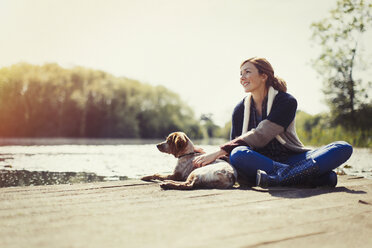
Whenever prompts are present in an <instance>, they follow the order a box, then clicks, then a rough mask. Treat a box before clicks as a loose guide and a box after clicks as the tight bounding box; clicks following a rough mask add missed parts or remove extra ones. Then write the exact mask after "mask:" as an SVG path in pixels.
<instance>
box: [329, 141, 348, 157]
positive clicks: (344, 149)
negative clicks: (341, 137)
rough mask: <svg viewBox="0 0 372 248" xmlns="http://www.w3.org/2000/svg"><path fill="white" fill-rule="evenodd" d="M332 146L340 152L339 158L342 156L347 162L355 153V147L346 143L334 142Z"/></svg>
mask: <svg viewBox="0 0 372 248" xmlns="http://www.w3.org/2000/svg"><path fill="white" fill-rule="evenodd" d="M332 145H333V146H334V147H335V149H336V150H337V151H338V153H339V156H342V157H343V158H344V160H345V161H346V160H348V159H349V158H350V157H351V154H352V153H353V147H352V146H351V145H350V144H349V143H347V142H346V141H336V142H333V143H332Z"/></svg>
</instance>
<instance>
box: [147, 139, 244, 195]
mask: <svg viewBox="0 0 372 248" xmlns="http://www.w3.org/2000/svg"><path fill="white" fill-rule="evenodd" d="M156 146H157V148H158V150H159V151H160V152H164V153H168V154H173V155H174V156H175V157H176V158H178V162H177V165H176V167H175V169H174V171H173V173H172V174H170V175H160V174H155V175H151V176H145V177H142V178H141V180H143V181H151V180H161V181H164V182H163V183H161V184H160V187H161V188H163V189H180V190H188V189H196V188H215V189H227V188H232V186H233V185H234V184H235V182H236V180H237V172H236V170H235V169H234V167H232V166H231V165H230V164H229V163H228V162H226V161H224V160H222V159H217V160H216V161H215V162H213V163H211V164H209V165H206V166H203V167H200V168H196V167H194V165H193V160H194V158H195V157H197V156H200V155H202V154H203V153H204V151H203V150H202V149H201V148H197V147H195V146H194V144H193V143H192V141H191V140H190V139H189V137H187V135H186V134H185V133H183V132H174V133H171V134H169V135H168V137H167V139H166V140H165V141H164V142H162V143H159V144H157V145H156Z"/></svg>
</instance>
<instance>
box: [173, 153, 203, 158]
mask: <svg viewBox="0 0 372 248" xmlns="http://www.w3.org/2000/svg"><path fill="white" fill-rule="evenodd" d="M197 153H200V152H190V153H186V154H183V155H181V156H179V157H177V158H182V157H185V156H188V155H194V154H197Z"/></svg>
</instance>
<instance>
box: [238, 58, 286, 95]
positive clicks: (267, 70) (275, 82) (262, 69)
mask: <svg viewBox="0 0 372 248" xmlns="http://www.w3.org/2000/svg"><path fill="white" fill-rule="evenodd" d="M247 62H249V63H252V64H253V65H254V66H255V67H256V68H257V70H258V73H260V74H265V75H266V76H267V80H266V87H267V88H269V87H270V86H272V87H273V88H274V89H276V90H279V91H284V92H287V83H286V82H285V81H284V80H283V79H281V78H279V77H277V76H275V75H274V69H273V67H272V66H271V64H270V63H269V61H267V60H266V59H264V58H257V57H253V58H250V59H247V60H245V61H244V62H243V63H242V64H241V65H240V67H242V66H243V65H244V64H245V63H247Z"/></svg>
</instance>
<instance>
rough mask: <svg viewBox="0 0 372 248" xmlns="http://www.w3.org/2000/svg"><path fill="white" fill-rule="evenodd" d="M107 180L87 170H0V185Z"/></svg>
mask: <svg viewBox="0 0 372 248" xmlns="http://www.w3.org/2000/svg"><path fill="white" fill-rule="evenodd" d="M117 179H119V180H125V179H127V177H125V176H124V177H117ZM107 180H108V178H107V177H104V176H98V175H97V174H95V173H87V172H49V171H27V170H14V171H11V170H0V187H12V186H30V185H35V186H36V185H51V184H74V183H90V182H102V181H107Z"/></svg>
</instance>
